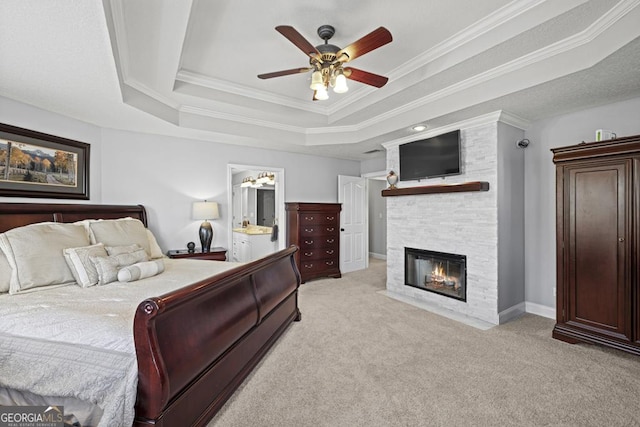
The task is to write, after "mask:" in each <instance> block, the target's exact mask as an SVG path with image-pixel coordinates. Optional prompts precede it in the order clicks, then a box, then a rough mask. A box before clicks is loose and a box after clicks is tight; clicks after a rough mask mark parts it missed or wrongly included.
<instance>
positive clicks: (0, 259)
mask: <svg viewBox="0 0 640 427" xmlns="http://www.w3.org/2000/svg"><path fill="white" fill-rule="evenodd" d="M11 273H12V270H11V266H10V265H9V261H7V257H6V256H4V252H2V251H1V250H0V294H5V293H7V292H9V284H10V283H11Z"/></svg>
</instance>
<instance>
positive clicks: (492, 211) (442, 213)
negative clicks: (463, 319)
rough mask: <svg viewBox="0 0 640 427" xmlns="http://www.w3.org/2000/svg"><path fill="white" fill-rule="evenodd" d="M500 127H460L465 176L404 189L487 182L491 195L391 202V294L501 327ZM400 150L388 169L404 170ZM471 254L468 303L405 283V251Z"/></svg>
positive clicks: (392, 150)
mask: <svg viewBox="0 0 640 427" xmlns="http://www.w3.org/2000/svg"><path fill="white" fill-rule="evenodd" d="M497 141H498V123H497V122H496V123H491V124H485V125H480V126H476V127H473V128H469V129H461V155H462V174H461V175H457V176H450V177H446V178H444V179H443V178H432V179H427V180H422V181H420V182H418V181H401V182H399V184H400V185H399V186H400V187H412V186H423V185H435V184H454V183H460V182H467V181H487V182H489V188H490V189H489V191H487V192H471V193H446V194H427V195H413V196H398V197H388V198H387V291H389V292H392V293H395V294H400V295H403V296H406V297H410V298H414V299H415V300H418V301H421V302H425V303H427V304H430V305H436V306H438V307H441V308H445V309H449V310H452V311H454V312H456V313H459V314H464V315H467V316H471V317H473V318H477V319H480V320H484V321H486V322H489V323H493V324H498V323H499V317H498V191H497V185H498V149H497V146H498V144H497ZM399 163H400V162H399V149H398V147H397V146H396V147H393V148H389V149H388V151H387V166H388V168H389V169H390V170H394V171H399V173H400V176H402V170H399V169H400V168H399ZM405 247H411V248H417V249H427V250H432V251H439V252H449V253H455V254H461V255H466V256H467V301H466V302H462V301H457V300H455V299H453V298H448V297H445V296H442V295H438V294H436V293H433V292H428V291H423V290H420V289H416V288H413V287H410V286H405V285H404V248H405Z"/></svg>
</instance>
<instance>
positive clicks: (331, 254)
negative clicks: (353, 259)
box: [300, 246, 338, 262]
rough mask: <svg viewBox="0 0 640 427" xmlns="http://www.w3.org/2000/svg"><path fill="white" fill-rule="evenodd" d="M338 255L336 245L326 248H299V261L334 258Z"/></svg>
mask: <svg viewBox="0 0 640 427" xmlns="http://www.w3.org/2000/svg"><path fill="white" fill-rule="evenodd" d="M336 255H338V249H337V246H335V247H334V246H328V247H326V248H309V249H302V250H300V262H304V261H309V260H318V259H324V258H335V257H336Z"/></svg>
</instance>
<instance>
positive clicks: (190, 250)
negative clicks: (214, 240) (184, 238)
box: [187, 242, 196, 254]
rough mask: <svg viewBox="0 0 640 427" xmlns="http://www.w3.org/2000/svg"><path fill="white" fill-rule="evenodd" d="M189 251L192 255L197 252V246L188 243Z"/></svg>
mask: <svg viewBox="0 0 640 427" xmlns="http://www.w3.org/2000/svg"><path fill="white" fill-rule="evenodd" d="M187 251H188V252H189V253H190V254H192V253H194V252H195V251H196V244H195V243H193V242H189V243H187Z"/></svg>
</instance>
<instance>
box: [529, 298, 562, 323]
mask: <svg viewBox="0 0 640 427" xmlns="http://www.w3.org/2000/svg"><path fill="white" fill-rule="evenodd" d="M524 304H525V308H526V311H527V313H531V314H537V315H538V316H542V317H548V318H549V319H554V320H555V318H556V308H555V307H549V306H547V305H542V304H536V303H535V302H528V301H527V302H525V303H524Z"/></svg>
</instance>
